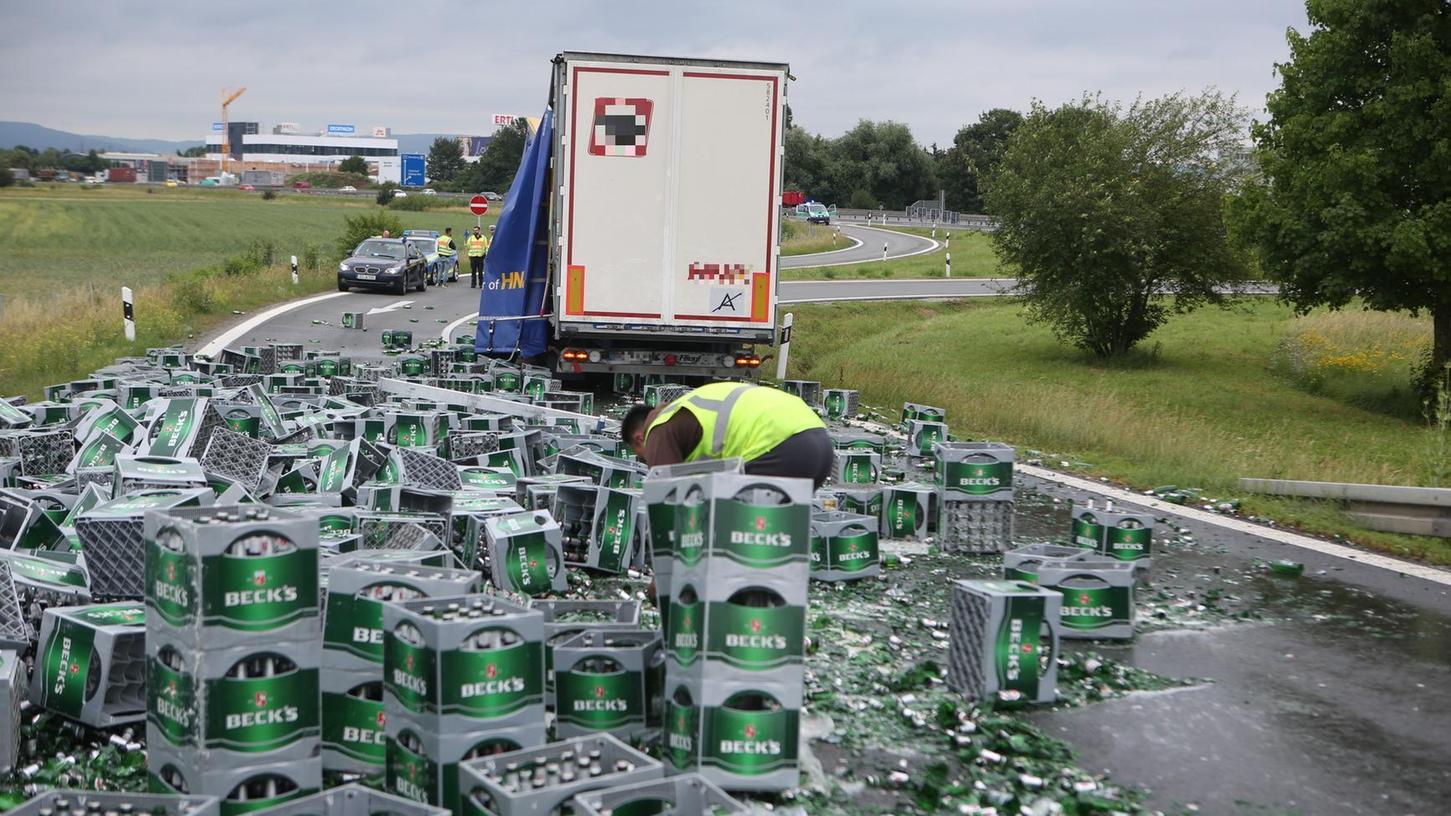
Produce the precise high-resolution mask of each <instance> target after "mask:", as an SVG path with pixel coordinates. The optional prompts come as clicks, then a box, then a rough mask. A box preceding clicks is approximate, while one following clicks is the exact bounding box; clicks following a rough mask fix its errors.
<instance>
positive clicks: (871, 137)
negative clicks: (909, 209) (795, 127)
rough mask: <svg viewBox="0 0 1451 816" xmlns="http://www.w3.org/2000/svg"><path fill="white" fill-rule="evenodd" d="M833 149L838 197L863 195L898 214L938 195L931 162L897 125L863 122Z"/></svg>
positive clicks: (837, 141) (898, 123) (895, 123)
mask: <svg viewBox="0 0 1451 816" xmlns="http://www.w3.org/2000/svg"><path fill="white" fill-rule="evenodd" d="M833 148H834V150H833V153H834V154H835V156H836V157H837V161H836V162H835V164H834V168H833V169H834V171H835V174H836V178H835V188H836V193H837V195H838V196H840V195H842V194H843V192H845V191H851V192H856V191H864V192H865V193H867V194H869V195H870V196H871V198H872V199H873V200H876V201H877V202H879V203H880V204H881V205H882V206H883V207H886V208H888V209H892V210H900V209H904V208H905V207H906V206H907V205H908V204H911V203H913V202H915V201H918V200H920V199H924V198H931V197H934V196H936V194H937V180H936V178H935V177H934V175H933V172H932V159H931V158H930V157H929V156H928V155H927V153H926V151H924V150H922V148H921V147H919V146H918V145H917V142H916V140H914V139H913V138H912V131H911V130H910V129H908V127H907V126H906V125H904V124H902V123H900V122H873V121H871V120H869V119H863V120H861V121H860V122H858V123H857V125H856V127H854V128H852V129H851V130H848V131H847V132H846V133H844V134H842V136H841V138H839V139H837V140H836V142H835V144H834V145H833ZM857 198H858V200H864V198H865V197H857Z"/></svg>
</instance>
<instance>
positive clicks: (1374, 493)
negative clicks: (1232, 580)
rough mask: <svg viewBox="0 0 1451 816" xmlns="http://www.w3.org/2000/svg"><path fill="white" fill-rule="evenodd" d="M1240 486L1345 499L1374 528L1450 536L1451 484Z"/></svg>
mask: <svg viewBox="0 0 1451 816" xmlns="http://www.w3.org/2000/svg"><path fill="white" fill-rule="evenodd" d="M1239 487H1240V489H1241V490H1245V491H1248V492H1250V493H1263V494H1266V495H1271V496H1295V497H1298V498H1306V499H1327V500H1330V501H1339V502H1344V504H1345V509H1346V514H1347V515H1349V516H1350V517H1351V518H1353V519H1355V520H1356V521H1357V522H1359V523H1360V524H1363V525H1365V526H1366V527H1368V528H1370V529H1372V530H1380V531H1382V532H1387V533H1407V534H1410V535H1424V536H1438V537H1440V538H1451V488H1444V487H1403V486H1398V485H1376V484H1355V483H1352V482H1301V481H1294V480H1290V479H1248V478H1246V479H1240V480H1239Z"/></svg>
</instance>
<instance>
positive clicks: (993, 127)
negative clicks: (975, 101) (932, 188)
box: [937, 108, 1023, 213]
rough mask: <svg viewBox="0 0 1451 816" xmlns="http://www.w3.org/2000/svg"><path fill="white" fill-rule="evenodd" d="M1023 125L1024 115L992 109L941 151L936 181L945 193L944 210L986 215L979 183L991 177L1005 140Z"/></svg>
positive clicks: (1005, 109) (965, 128) (960, 131)
mask: <svg viewBox="0 0 1451 816" xmlns="http://www.w3.org/2000/svg"><path fill="white" fill-rule="evenodd" d="M1022 123H1023V114H1021V113H1018V112H1017V111H1015V110H1009V109H1008V108H993V109H992V110H990V111H987V112H985V113H983V114H981V115H979V116H978V118H977V121H976V122H974V123H973V124H970V125H966V126H964V127H963V128H962V129H961V130H959V131H957V135H956V136H954V137H953V138H952V147H950V148H948V149H947V150H945V151H943V152H942V154H941V155H940V157H939V159H940V160H939V162H938V165H937V178H938V181H939V183H941V185H942V188H943V190H945V191H946V192H947V207H948V209H951V210H957V211H959V212H971V213H980V212H985V211H986V208H985V207H984V206H983V201H982V193H981V191H980V190H979V189H978V187H979V184H978V179H981V178H982V177H984V176H987V175H991V174H992V172H993V168H994V167H995V166H996V165H997V161H998V157H999V156H1001V155H1002V152H1003V148H1004V146H1005V145H1006V144H1007V142H1008V137H1010V136H1012V134H1013V131H1015V130H1017V128H1018V126H1019V125H1021V124H1022Z"/></svg>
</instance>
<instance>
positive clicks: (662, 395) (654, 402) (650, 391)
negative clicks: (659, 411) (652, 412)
mask: <svg viewBox="0 0 1451 816" xmlns="http://www.w3.org/2000/svg"><path fill="white" fill-rule="evenodd" d="M691 390H692V389H691V387H690V386H688V385H678V384H676V383H654V384H651V385H647V386H645V387H644V389H643V390H642V393H641V396H642V400H643V402H644V403H645V404H646V405H648V406H650V407H651V408H655V407H657V406H660V405H669V404H670V403H672V402H674V401H675V400H678V399H680V398H681V397H683V396H685V395H686V394H689V393H690V392H691Z"/></svg>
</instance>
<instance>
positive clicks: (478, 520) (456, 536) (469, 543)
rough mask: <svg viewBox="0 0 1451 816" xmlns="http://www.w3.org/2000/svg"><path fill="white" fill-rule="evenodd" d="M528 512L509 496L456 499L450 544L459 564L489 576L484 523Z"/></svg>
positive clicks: (487, 495)
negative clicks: (497, 517) (498, 517)
mask: <svg viewBox="0 0 1451 816" xmlns="http://www.w3.org/2000/svg"><path fill="white" fill-rule="evenodd" d="M524 511H525V508H523V507H521V506H520V505H519V503H518V502H516V501H514V500H513V499H511V498H509V497H508V496H503V495H499V494H497V493H478V494H471V495H467V496H464V497H462V498H456V499H454V506H453V540H452V542H451V544H450V547H452V549H453V551H454V552H455V553H457V554H458V558H459V561H461V562H463V563H465V564H467V565H469V569H475V570H481V571H483V572H484V573H485V574H488V573H489V563H488V558H489V545H488V536H487V535H486V534H485V532H484V523H485V522H486V521H487V520H488V519H490V518H492V517H494V516H512V515H516V514H519V513H523V512H524Z"/></svg>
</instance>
